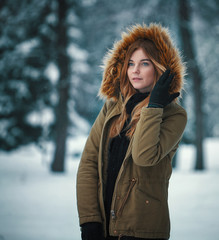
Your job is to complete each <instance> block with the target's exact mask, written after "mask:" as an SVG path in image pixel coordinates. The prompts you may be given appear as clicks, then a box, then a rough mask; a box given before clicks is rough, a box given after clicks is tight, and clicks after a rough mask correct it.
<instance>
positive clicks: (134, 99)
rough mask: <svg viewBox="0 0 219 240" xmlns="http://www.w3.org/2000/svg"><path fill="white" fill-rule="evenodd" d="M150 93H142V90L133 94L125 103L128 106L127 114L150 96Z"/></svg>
mask: <svg viewBox="0 0 219 240" xmlns="http://www.w3.org/2000/svg"><path fill="white" fill-rule="evenodd" d="M149 94H150V93H149V92H146V93H141V92H137V93H135V94H134V95H132V96H131V97H130V98H129V100H128V102H127V103H126V105H125V108H126V112H127V114H131V112H132V110H133V109H134V107H135V106H136V105H137V104H138V103H140V102H141V101H143V100H144V99H145V98H147V97H148V95H149Z"/></svg>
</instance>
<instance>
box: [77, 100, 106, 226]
mask: <svg viewBox="0 0 219 240" xmlns="http://www.w3.org/2000/svg"><path fill="white" fill-rule="evenodd" d="M106 111H107V104H106V103H105V104H104V106H103V108H102V109H101V111H100V113H99V115H98V117H97V119H96V121H95V122H94V124H93V126H92V128H91V131H90V134H89V136H88V139H87V141H86V144H85V147H84V150H83V153H82V157H81V161H80V164H79V168H78V173H77V207H78V213H79V219H80V225H81V224H83V223H86V222H102V218H101V214H100V208H99V201H98V154H99V145H100V138H101V134H102V128H103V124H104V121H105V116H106Z"/></svg>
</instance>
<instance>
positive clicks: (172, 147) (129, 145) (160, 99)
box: [77, 24, 187, 240]
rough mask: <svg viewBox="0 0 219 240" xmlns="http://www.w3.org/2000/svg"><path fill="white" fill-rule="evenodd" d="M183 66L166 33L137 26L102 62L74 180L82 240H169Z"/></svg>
mask: <svg viewBox="0 0 219 240" xmlns="http://www.w3.org/2000/svg"><path fill="white" fill-rule="evenodd" d="M183 76H184V65H183V63H182V61H181V59H180V56H179V53H178V51H177V49H176V48H175V47H174V46H173V44H172V42H171V39H170V36H169V34H168V30H167V29H166V28H163V27H162V26H160V25H157V24H151V25H150V26H146V25H142V26H141V25H136V26H133V27H132V28H131V29H130V30H128V32H127V33H124V34H123V35H122V39H121V40H120V41H119V42H117V43H116V44H115V45H114V48H113V49H112V50H111V51H109V53H108V55H107V56H106V58H105V70H104V75H103V81H102V85H101V88H100V95H102V96H105V97H106V98H107V101H106V103H105V104H104V106H103V108H102V110H101V112H100V113H99V115H98V117H97V119H96V121H95V123H94V125H93V127H92V129H91V132H90V134H89V137H88V139H87V142H86V145H85V148H84V151H83V154H82V158H81V162H80V165H79V169H78V175H77V203H78V211H79V218H80V225H81V230H82V239H83V240H98V239H108V240H110V239H127V240H128V239H129V240H130V239H132V240H138V239H139V240H140V239H168V238H169V232H170V220H169V212H168V202H167V199H168V183H169V179H170V176H171V171H172V169H171V159H172V158H173V156H174V154H175V152H176V150H177V147H178V144H179V142H180V139H181V137H182V134H183V131H184V128H185V125H186V121H187V118H186V112H185V110H184V109H183V108H182V107H181V106H179V105H178V104H177V102H176V99H177V97H178V96H179V92H180V90H181V88H182V85H183Z"/></svg>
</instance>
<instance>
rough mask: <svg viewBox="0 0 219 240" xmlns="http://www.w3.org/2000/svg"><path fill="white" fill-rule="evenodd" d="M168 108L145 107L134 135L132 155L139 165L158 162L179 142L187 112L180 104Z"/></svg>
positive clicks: (145, 165)
mask: <svg viewBox="0 0 219 240" xmlns="http://www.w3.org/2000/svg"><path fill="white" fill-rule="evenodd" d="M167 108H169V109H168V111H169V112H170V114H166V116H165V114H164V109H162V108H143V109H142V112H141V116H140V119H139V122H138V124H137V126H136V131H135V133H134V137H133V145H132V157H133V161H134V162H135V164H137V165H139V166H144V167H147V166H153V165H156V164H158V163H159V162H160V161H161V160H162V159H163V158H164V157H165V156H166V155H167V154H169V153H170V152H171V151H172V150H173V149H174V147H175V146H176V145H177V144H178V143H179V141H180V139H181V137H182V134H183V132H184V129H185V126H186V122H187V114H186V111H185V110H184V109H183V108H182V107H180V106H179V105H178V104H175V103H172V104H170V106H168V107H167Z"/></svg>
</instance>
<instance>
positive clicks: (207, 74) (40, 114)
mask: <svg viewBox="0 0 219 240" xmlns="http://www.w3.org/2000/svg"><path fill="white" fill-rule="evenodd" d="M218 16H219V1H218V0H208V1H204V0H176V1H173V0H165V1H164V0H136V1H133V0H120V1H117V0H41V1H38V0H29V1H28V0H16V1H13V0H0V191H1V195H0V240H5V239H7V240H15V239H16V240H20V239H22V240H25V239H27V240H35V239H45V240H50V239H53V240H55V239H57V240H58V239H64V240H68V239H74V240H79V239H80V229H79V223H78V216H77V211H76V200H75V194H76V193H75V177H76V172H77V167H78V163H79V159H80V155H81V151H82V150H83V146H84V143H85V141H86V137H87V136H88V133H89V130H90V128H91V126H92V124H93V122H94V120H95V118H96V116H97V114H98V112H99V111H100V109H101V107H102V105H103V101H102V100H100V99H99V98H98V97H97V94H98V89H99V87H100V84H101V78H102V72H103V70H102V68H101V65H102V63H103V57H104V55H105V54H106V52H107V51H108V49H110V48H112V46H113V43H114V41H116V40H119V39H120V36H121V32H123V31H125V30H126V28H127V27H128V26H130V25H132V24H136V23H140V24H142V23H143V22H144V23H145V24H149V23H150V22H157V23H161V24H162V25H163V26H166V27H168V28H169V29H170V33H171V36H172V38H173V39H174V41H175V44H176V46H177V47H178V48H179V49H180V50H181V53H182V56H183V58H184V61H186V62H187V76H186V78H185V80H186V84H185V86H184V91H183V93H182V94H183V98H182V100H181V105H182V106H183V107H184V108H185V109H186V110H187V113H188V124H187V127H186V130H185V134H184V136H183V139H182V142H181V144H180V147H179V151H178V153H177V154H176V156H175V158H174V161H173V167H174V171H173V176H172V180H171V183H170V197H169V201H170V213H171V220H172V230H171V239H172V240H173V239H177V240H184V239H187V240H190V239H191V240H196V239H197V240H207V239H216V237H217V236H218V234H219V229H218V224H219V218H218V215H217V212H218V211H219V187H218V185H217V183H218V182H219V157H218V156H219V121H218V119H219V107H218V101H219V96H218V92H219V83H218V76H219V68H218V55H219V44H218V39H219V18H218Z"/></svg>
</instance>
